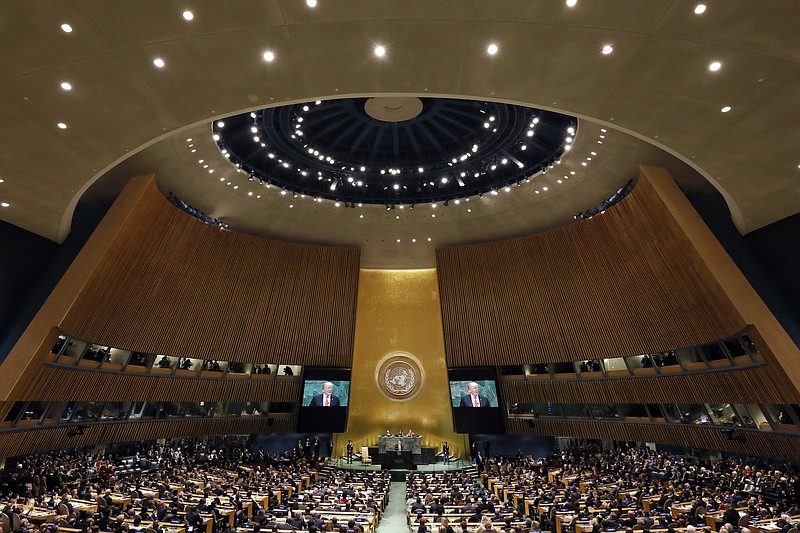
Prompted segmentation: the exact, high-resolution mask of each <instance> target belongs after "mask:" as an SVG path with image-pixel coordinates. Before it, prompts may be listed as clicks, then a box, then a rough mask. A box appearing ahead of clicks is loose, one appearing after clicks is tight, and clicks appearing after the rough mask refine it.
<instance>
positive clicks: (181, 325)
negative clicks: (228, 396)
mask: <svg viewBox="0 0 800 533" xmlns="http://www.w3.org/2000/svg"><path fill="white" fill-rule="evenodd" d="M359 257H360V252H359V250H357V249H345V248H332V247H324V246H315V245H304V244H294V243H286V242H280V241H272V240H267V239H261V238H257V237H252V236H249V235H244V234H240V233H235V232H230V231H225V230H221V229H219V228H216V227H214V226H210V225H208V224H205V223H203V222H201V221H199V220H197V219H195V218H193V217H191V216H189V215H187V214H186V213H183V212H181V211H180V210H179V209H178V208H176V207H175V206H173V205H172V204H170V203H169V202H168V201H167V200H166V199H165V198H164V197H163V195H162V194H161V193H160V192H159V191H158V190H157V188H156V187H155V184H154V182H153V183H151V184H150V185H149V187H148V189H147V191H146V193H145V194H144V195H143V196H142V199H141V200H140V201H139V202H138V204H137V206H136V208H135V209H133V210H132V211H131V213H130V215H129V216H128V218H127V220H126V221H125V223H124V225H123V226H122V228H121V229H120V231H119V233H118V235H117V237H116V239H115V240H114V242H113V244H112V245H111V247H110V249H109V250H108V252H107V253H106V254H105V255H104V256H103V258H102V259H101V261H100V262H99V264H98V266H97V267H96V269H95V272H94V274H93V276H92V277H91V279H90V280H89V282H88V283H87V284H86V285H85V287H84V288H83V290H82V291H81V293H80V295H79V297H78V298H77V300H76V301H75V303H74V304H73V305H72V307H71V309H70V310H69V312H68V313H67V315H66V316H65V318H64V319H63V320H62V321H61V323H60V324H58V325H59V327H60V328H61V329H63V330H64V331H66V332H68V333H70V334H71V335H74V336H77V337H79V338H83V339H91V340H93V341H95V342H99V343H102V344H107V345H110V346H114V347H118V348H126V349H130V350H137V351H142V352H150V353H161V354H170V355H175V356H181V355H186V356H192V357H198V358H216V359H220V360H225V361H230V360H232V361H243V362H261V361H265V360H269V361H277V362H282V363H291V364H304V365H305V364H314V365H323V366H349V364H350V361H351V359H352V351H353V335H354V325H355V304H356V294H357V288H358V274H359Z"/></svg>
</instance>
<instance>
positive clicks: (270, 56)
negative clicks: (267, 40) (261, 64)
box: [261, 50, 275, 63]
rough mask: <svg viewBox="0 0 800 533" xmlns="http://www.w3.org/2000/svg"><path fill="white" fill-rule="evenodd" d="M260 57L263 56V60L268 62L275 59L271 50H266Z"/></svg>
mask: <svg viewBox="0 0 800 533" xmlns="http://www.w3.org/2000/svg"><path fill="white" fill-rule="evenodd" d="M261 57H262V58H264V61H266V62H267V63H269V62H270V61H274V60H275V52H273V51H272V50H267V51H265V52H264V54H263V55H262V56H261Z"/></svg>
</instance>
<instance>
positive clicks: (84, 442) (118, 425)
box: [0, 417, 295, 457]
mask: <svg viewBox="0 0 800 533" xmlns="http://www.w3.org/2000/svg"><path fill="white" fill-rule="evenodd" d="M294 425H295V419H294V417H277V418H269V419H267V418H264V417H258V418H249V419H211V420H202V419H197V418H192V419H185V420H159V421H145V422H111V423H96V424H81V426H83V427H85V428H86V429H85V432H84V434H83V435H75V436H70V435H69V433H70V431H71V430H73V429H74V426H60V427H53V428H44V429H29V430H18V431H4V432H0V457H12V456H15V455H22V454H28V453H37V452H43V451H48V450H58V449H63V448H80V447H83V446H91V445H94V444H107V443H113V442H135V441H146V440H152V439H160V438H176V437H204V436H208V435H249V434H253V433H286V432H289V431H292V429H293V428H294Z"/></svg>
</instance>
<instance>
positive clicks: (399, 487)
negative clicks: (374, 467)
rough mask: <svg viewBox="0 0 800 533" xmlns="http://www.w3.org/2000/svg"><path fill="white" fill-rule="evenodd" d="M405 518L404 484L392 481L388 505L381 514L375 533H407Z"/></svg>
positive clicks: (406, 520) (403, 482)
mask: <svg viewBox="0 0 800 533" xmlns="http://www.w3.org/2000/svg"><path fill="white" fill-rule="evenodd" d="M408 531H409V529H408V518H407V516H406V482H405V481H392V486H391V487H390V488H389V505H387V506H386V509H385V510H384V512H383V516H382V517H381V522H380V524H378V528H377V529H376V530H375V533H408Z"/></svg>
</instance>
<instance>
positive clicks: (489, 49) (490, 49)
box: [486, 43, 498, 56]
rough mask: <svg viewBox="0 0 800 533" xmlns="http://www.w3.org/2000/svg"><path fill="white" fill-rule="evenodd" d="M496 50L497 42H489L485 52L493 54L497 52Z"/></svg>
mask: <svg viewBox="0 0 800 533" xmlns="http://www.w3.org/2000/svg"><path fill="white" fill-rule="evenodd" d="M497 50H498V48H497V44H495V43H491V44H490V45H489V46H487V47H486V53H487V54H489V55H490V56H493V55H495V54H496V53H497Z"/></svg>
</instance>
